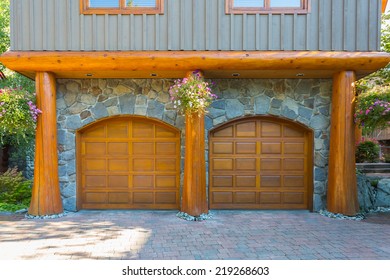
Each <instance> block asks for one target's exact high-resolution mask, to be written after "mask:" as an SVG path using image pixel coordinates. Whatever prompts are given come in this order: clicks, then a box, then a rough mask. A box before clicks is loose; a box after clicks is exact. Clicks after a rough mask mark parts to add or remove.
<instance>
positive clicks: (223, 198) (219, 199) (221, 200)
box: [212, 192, 233, 204]
mask: <svg viewBox="0 0 390 280" xmlns="http://www.w3.org/2000/svg"><path fill="white" fill-rule="evenodd" d="M212 199H213V203H215V204H231V203H233V193H232V192H214V193H213V196H212Z"/></svg>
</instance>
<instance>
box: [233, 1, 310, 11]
mask: <svg viewBox="0 0 390 280" xmlns="http://www.w3.org/2000/svg"><path fill="white" fill-rule="evenodd" d="M233 1H234V0H225V12H226V14H307V13H309V12H310V6H311V5H310V2H311V1H310V0H301V7H300V8H295V7H278V8H271V7H270V0H264V8H257V7H234V6H233Z"/></svg>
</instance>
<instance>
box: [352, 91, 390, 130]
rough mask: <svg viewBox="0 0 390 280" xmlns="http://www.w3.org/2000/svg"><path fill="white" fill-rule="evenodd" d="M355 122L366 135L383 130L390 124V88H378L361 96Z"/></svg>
mask: <svg viewBox="0 0 390 280" xmlns="http://www.w3.org/2000/svg"><path fill="white" fill-rule="evenodd" d="M355 122H356V123H357V124H359V126H360V127H363V130H364V132H365V133H370V132H372V131H373V130H375V129H383V128H385V127H387V126H389V123H390V86H376V87H374V88H372V89H370V90H368V91H367V92H365V93H362V94H360V95H359V97H358V100H357V106H356V112H355Z"/></svg>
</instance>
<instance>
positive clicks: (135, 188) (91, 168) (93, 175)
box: [76, 116, 180, 209]
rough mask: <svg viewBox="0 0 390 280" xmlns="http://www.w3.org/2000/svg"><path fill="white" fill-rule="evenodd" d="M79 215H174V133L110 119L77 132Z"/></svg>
mask: <svg viewBox="0 0 390 280" xmlns="http://www.w3.org/2000/svg"><path fill="white" fill-rule="evenodd" d="M76 139H77V140H76V142H77V169H78V183H77V185H78V199H77V205H78V208H79V209H179V205H180V199H179V193H180V131H179V130H178V129H176V128H174V127H172V126H169V125H167V124H165V123H163V122H161V121H157V120H154V119H150V118H146V117H141V116H131V117H130V116H115V117H111V118H107V119H104V120H102V121H97V122H95V123H92V124H90V125H88V126H87V127H85V128H83V129H82V130H80V131H78V134H77V138H76Z"/></svg>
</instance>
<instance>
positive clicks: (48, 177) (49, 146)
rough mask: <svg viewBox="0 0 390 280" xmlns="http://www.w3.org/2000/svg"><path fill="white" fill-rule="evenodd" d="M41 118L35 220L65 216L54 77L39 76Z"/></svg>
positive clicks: (33, 207)
mask: <svg viewBox="0 0 390 280" xmlns="http://www.w3.org/2000/svg"><path fill="white" fill-rule="evenodd" d="M36 91H37V107H38V108H39V109H41V110H42V111H43V112H42V114H41V115H40V116H39V117H38V123H37V131H36V138H35V164H34V184H33V190H32V198H31V204H30V208H29V210H28V213H29V214H30V215H34V216H43V215H52V214H59V213H62V212H63V208H62V201H61V195H60V187H59V181H58V157H57V121H56V80H55V76H54V75H53V74H52V73H45V72H38V73H37V75H36Z"/></svg>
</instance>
